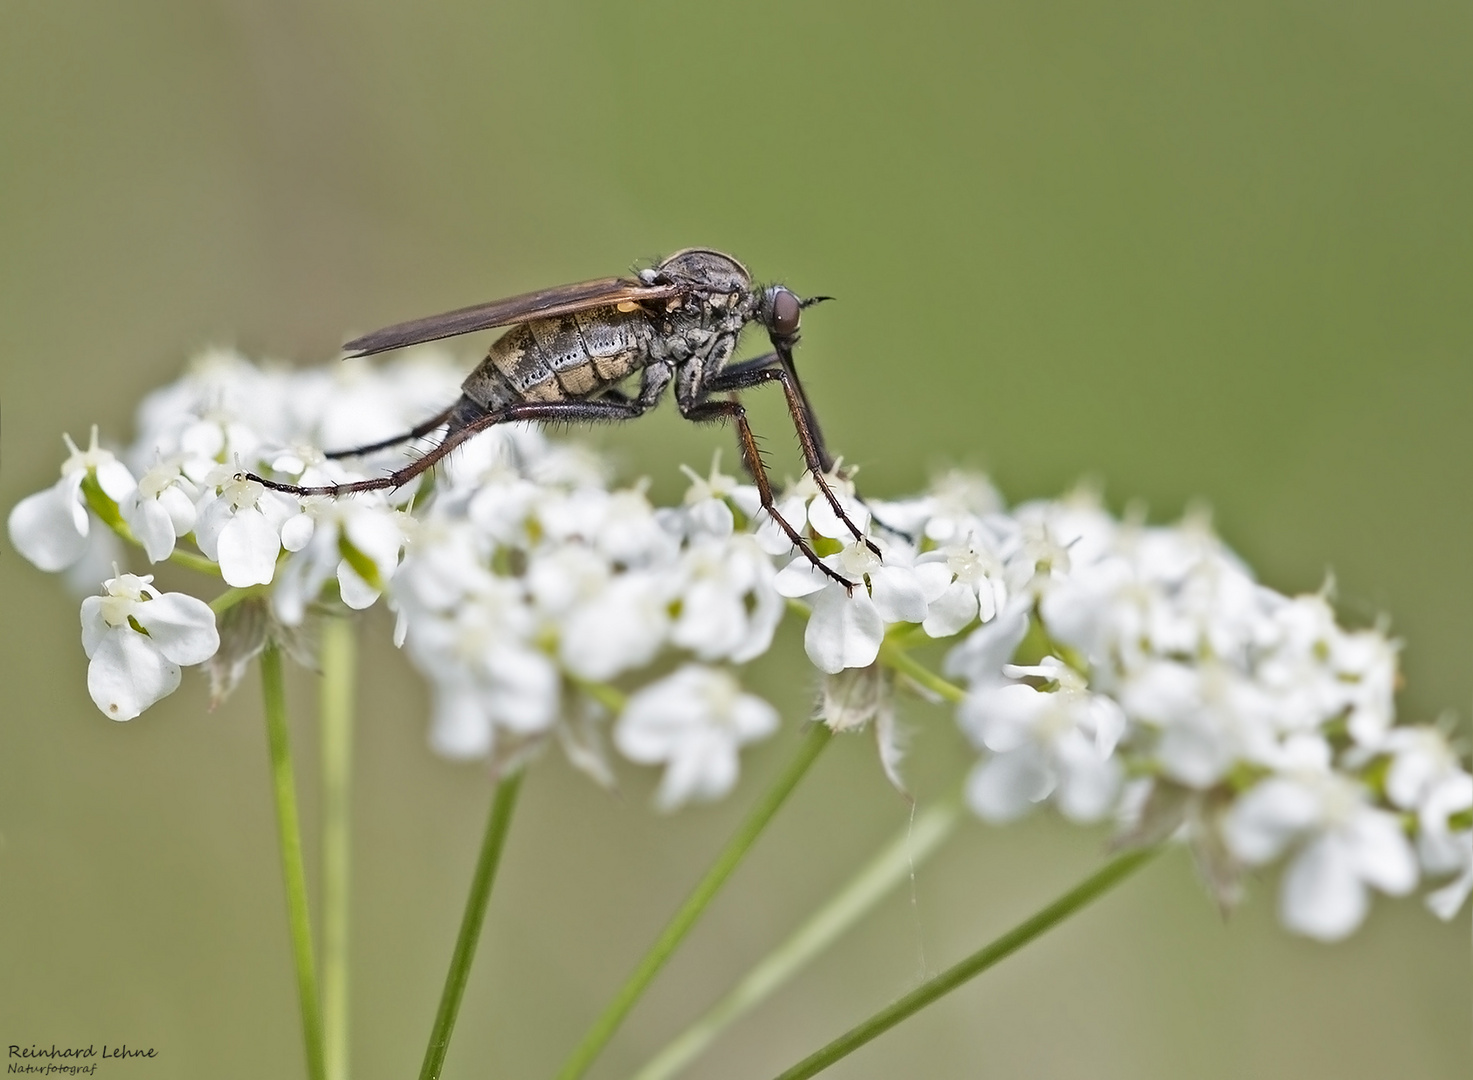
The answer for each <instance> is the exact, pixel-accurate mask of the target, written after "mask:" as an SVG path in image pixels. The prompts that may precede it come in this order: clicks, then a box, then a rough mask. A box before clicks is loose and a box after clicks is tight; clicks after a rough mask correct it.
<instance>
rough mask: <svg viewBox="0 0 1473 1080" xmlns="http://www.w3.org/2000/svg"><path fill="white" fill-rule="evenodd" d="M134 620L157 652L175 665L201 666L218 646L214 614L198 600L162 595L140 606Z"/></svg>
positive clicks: (181, 594) (178, 594)
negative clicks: (145, 633) (146, 632)
mask: <svg viewBox="0 0 1473 1080" xmlns="http://www.w3.org/2000/svg"><path fill="white" fill-rule="evenodd" d="M133 617H134V618H135V619H137V620H138V624H139V625H140V626H142V627H143V628H144V629H145V630H147V631H148V636H149V639H150V640H151V641H152V642H153V643H154V645H155V646H156V647H157V648H158V650H159V652H161V653H162V654H163V655H164V657H165V658H166V659H167V660H170V661H172V662H173V663H175V664H183V665H185V666H189V665H191V664H203V663H204V662H205V661H206V660H208V659H209V658H210V657H212V656H214V655H215V650H216V649H218V648H219V647H220V633H219V631H218V630H217V629H216V627H215V612H214V611H213V610H212V609H211V608H210V605H209V604H207V603H205V602H204V601H203V600H200V599H198V598H197V597H193V596H186V595H185V594H184V593H164V594H163V595H162V596H159V597H157V598H155V599H153V600H149V601H147V602H146V603H140V604H139V605H138V606H137V607H136V608H135V609H134V616H133Z"/></svg>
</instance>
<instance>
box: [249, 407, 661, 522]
mask: <svg viewBox="0 0 1473 1080" xmlns="http://www.w3.org/2000/svg"><path fill="white" fill-rule="evenodd" d="M648 408H649V406H648V405H646V404H644V403H643V402H640V401H546V402H542V401H538V402H528V401H524V402H517V403H516V404H515V405H506V406H503V407H502V408H499V409H492V410H490V411H486V410H482V409H481V408H480V406H478V405H476V404H475V402H473V401H471V400H470V399H469V398H461V400H460V401H458V402H457V403H456V404H455V405H454V406H453V407H452V408H451V410H450V417H449V419H448V421H447V423H448V424H449V430H448V431H447V432H446V433H445V437H444V438H443V439H441V440H440V442H439V443H437V444H436V445H435V446H433V447H431V448H430V449H429V450H427V451H425V452H424V453H423V454H422V455H420V456H419V457H417V458H415V459H414V460H413V461H411V462H410V463H409V464H408V465H406V466H404V468H402V469H399V470H397V471H395V472H391V473H389V474H388V475H387V476H379V477H375V478H374V479H372V480H354V481H352V482H350V483H345V484H322V485H318V486H312V487H307V486H304V485H301V484H284V483H282V482H281V481H279V480H268V479H266V478H265V477H264V476H257V475H256V474H255V473H245V474H244V475H245V478H246V479H247V480H254V481H255V482H256V483H258V484H262V485H264V486H266V487H268V488H270V489H271V490H272V491H284V492H286V493H287V494H288V495H298V496H305V495H327V496H329V497H332V498H336V497H338V496H340V495H352V494H355V493H357V492H361V491H388V490H392V489H394V488H401V487H403V486H404V485H405V484H407V483H409V481H411V480H413V479H414V478H415V477H416V476H418V475H419V474H420V473H422V472H425V471H427V470H428V469H430V468H431V467H432V466H434V465H435V464H436V463H437V462H439V461H440V459H441V458H443V457H444V456H445V455H446V454H448V453H450V451H452V450H454V449H455V448H456V447H457V446H459V445H460V444H461V443H463V442H465V441H466V440H467V439H469V438H471V436H473V435H478V434H480V433H481V432H483V431H485V430H486V429H487V428H489V427H492V426H494V425H496V424H505V423H508V422H510V421H512V420H542V421H551V422H558V421H564V422H577V421H598V420H630V419H633V418H634V417H636V416H639V415H640V414H641V413H643V412H646V411H647V410H648ZM471 410H475V413H474V414H472V412H471Z"/></svg>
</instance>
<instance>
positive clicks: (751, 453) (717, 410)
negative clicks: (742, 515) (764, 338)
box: [680, 398, 855, 594]
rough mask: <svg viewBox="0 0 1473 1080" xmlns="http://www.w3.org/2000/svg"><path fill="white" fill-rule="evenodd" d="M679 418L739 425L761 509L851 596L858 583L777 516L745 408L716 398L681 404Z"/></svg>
mask: <svg viewBox="0 0 1473 1080" xmlns="http://www.w3.org/2000/svg"><path fill="white" fill-rule="evenodd" d="M680 415H681V416H683V417H685V418H686V419H687V420H694V421H696V422H697V423H699V422H701V421H704V420H731V421H733V422H734V423H735V424H736V429H737V446H738V447H739V448H740V450H741V454H742V463H743V464H744V465H746V467H747V472H748V473H750V474H751V476H752V480H753V481H754V482H755V483H756V485H757V498H758V500H759V501H760V502H761V504H762V509H764V510H766V511H767V515H768V517H770V518H772V520H773V521H775V522H777V525H778V528H780V529H782V531H783V532H784V533H785V534H786V535H787V537H788V539H789V540H790V541H792V544H793V546H794V547H795V548H797V549H798V550H799V551H801V552H802V553H803V554H804V556H805V557H806V558H807V559H808V561H809V562H811V563H812V564H813V565H814V566H816V567H817V568H818V569H819V570H820V571H821V572H822V573H823V574H824V575H825V576H826V577H828V578H831V579H832V580H834V581H837V582H838V583H839V584H840V585H842V586H844V589H845V590H846V591H847V592H849V593H851V594H852V593H853V592H854V586H855V582H853V581H850V580H849V579H848V578H846V577H844V575H842V574H840V573H838V572H837V571H836V570H833V569H831V568H830V567H829V566H828V565H827V564H826V563H824V561H823V560H822V559H820V558H819V557H818V553H817V552H816V551H814V550H813V548H812V547H811V546H810V545H809V543H808V540H807V539H806V538H805V537H804V536H803V534H802V533H800V532H799V531H798V530H797V529H795V528H793V526H792V525H791V524H789V522H788V520H787V519H786V518H784V517H783V516H782V515H781V514H780V513H778V510H777V504H776V502H775V501H774V499H773V497H772V481H771V480H769V479H768V477H767V467H766V466H765V465H763V464H762V453H761V451H760V450H759V449H758V446H757V437H756V436H755V435H753V434H752V425H751V424H749V423H747V410H746V409H744V408H743V407H742V405H741V403H740V402H738V401H732V400H729V399H727V398H717V399H716V400H714V401H710V400H707V401H694V402H687V401H681V402H680ZM841 513H842V511H841Z"/></svg>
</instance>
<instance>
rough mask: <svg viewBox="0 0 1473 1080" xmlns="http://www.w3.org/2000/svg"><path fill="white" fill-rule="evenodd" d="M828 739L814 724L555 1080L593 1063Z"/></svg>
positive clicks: (821, 727)
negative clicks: (791, 757)
mask: <svg viewBox="0 0 1473 1080" xmlns="http://www.w3.org/2000/svg"><path fill="white" fill-rule="evenodd" d="M830 738H831V733H830V731H829V729H828V728H827V727H825V726H824V725H823V724H814V725H813V727H812V729H811V730H810V731H809V732H808V734H807V736H805V738H804V739H803V743H802V745H801V746H800V747H799V748H798V753H797V755H796V756H795V757H794V758H793V760H792V761H791V762H790V763H789V764H788V767H787V768H786V769H785V770H783V772H782V774H781V775H780V776H779V777H778V778H777V780H776V782H775V783H774V784H773V785H772V787H770V788H769V789H768V790H767V792H766V794H764V795H763V796H762V798H761V800H760V801H759V802H758V803H757V805H756V806H755V807H754V808H753V809H752V812H751V814H749V815H748V817H747V820H746V821H744V822H742V825H741V827H740V828H739V829H737V831H736V834H735V835H734V836H733V837H732V838H731V839H730V840H729V841H727V844H726V847H725V848H723V849H722V851H721V854H720V855H718V856H717V858H716V862H715V863H714V864H712V866H711V869H709V870H707V871H706V876H705V877H703V878H702V879H701V880H700V882H699V883H698V884H697V885H696V887H695V888H694V889H693V890H691V893H690V895H689V896H688V897H687V898H686V900H685V903H684V904H682V905H681V906H680V909H679V910H678V911H676V913H675V915H674V916H673V917H672V918H671V919H670V921H669V923H667V924H666V925H665V929H664V930H663V931H661V933H660V936H659V937H658V938H657V939H656V940H655V943H654V944H653V945H651V946H650V949H649V951H648V952H646V953H645V954H644V957H643V959H641V960H640V962H639V965H638V966H637V967H636V968H635V969H634V972H633V973H632V974H631V975H630V976H629V978H628V979H627V980H626V981H625V983H624V985H623V986H621V987H620V988H619V991H618V993H616V994H615V995H614V998H613V1000H612V1001H610V1002H609V1004H608V1006H607V1007H606V1008H605V1009H604V1011H603V1014H602V1015H600V1016H599V1018H598V1019H597V1020H595V1021H594V1023H593V1026H592V1027H590V1028H589V1029H588V1033H587V1034H586V1035H584V1036H583V1041H582V1042H581V1043H579V1044H578V1046H577V1048H576V1049H575V1050H574V1051H573V1053H572V1055H571V1056H570V1057H569V1058H568V1060H567V1062H566V1063H565V1064H564V1065H563V1067H562V1070H561V1071H560V1072H559V1073H558V1074H557V1075H558V1080H576V1078H577V1077H581V1076H582V1075H583V1073H584V1072H585V1071H586V1070H587V1069H588V1066H589V1065H591V1064H593V1059H594V1058H596V1057H597V1056H598V1054H599V1051H601V1050H602V1049H603V1048H604V1046H605V1045H607V1043H608V1041H609V1039H611V1038H612V1037H613V1035H614V1032H615V1031H617V1030H618V1027H619V1025H620V1023H622V1022H623V1020H624V1017H625V1016H626V1015H628V1013H629V1010H630V1009H632V1008H633V1007H634V1003H635V1002H636V1001H638V1000H639V998H640V995H641V994H643V993H644V991H645V988H646V987H648V986H649V984H650V982H651V981H653V979H654V977H655V975H656V974H657V973H658V972H659V970H660V969H661V968H662V967H664V966H665V961H666V960H668V959H669V958H670V954H671V953H673V952H674V951H675V949H676V947H677V946H678V945H679V944H680V942H681V941H682V940H683V939H684V938H685V935H686V934H687V933H689V932H690V929H691V927H692V926H694V925H695V924H696V920H697V919H699V918H700V917H701V915H702V913H703V912H704V911H705V910H706V906H707V905H708V904H710V903H711V900H712V899H713V898H714V897H715V896H716V893H717V892H718V891H719V890H720V889H721V886H722V885H724V884H725V883H726V879H727V878H728V877H730V876H731V873H732V871H733V870H735V869H736V868H737V864H738V863H740V862H741V861H742V858H743V856H745V855H746V854H747V852H748V851H749V850H750V849H751V847H752V845H753V844H754V843H755V842H756V840H757V837H759V836H760V835H762V830H763V829H764V828H766V827H767V823H768V822H769V821H771V820H772V817H773V815H774V814H776V813H777V811H778V808H779V807H781V806H782V804H783V803H784V802H785V801H786V800H787V797H788V796H789V795H790V794H792V791H793V789H794V788H795V787H797V786H798V781H800V780H802V779H803V776H804V775H805V774H806V773H807V772H808V769H809V767H810V766H811V765H812V764H813V762H814V761H815V760H816V759H817V758H818V755H819V752H820V751H822V750H823V748H824V747H825V746H827V745H828V742H829V739H830Z"/></svg>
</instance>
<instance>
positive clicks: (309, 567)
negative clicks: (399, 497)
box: [271, 497, 405, 626]
mask: <svg viewBox="0 0 1473 1080" xmlns="http://www.w3.org/2000/svg"><path fill="white" fill-rule="evenodd" d="M404 521H405V516H404V515H403V514H401V513H400V512H399V511H397V510H395V509H393V508H392V507H390V506H389V505H388V504H387V503H386V502H384V501H383V500H382V499H374V498H371V497H370V498H358V499H353V500H348V499H343V500H336V499H313V500H311V501H310V502H308V503H307V504H306V505H305V506H304V507H303V512H302V513H301V514H298V515H296V516H295V517H292V518H288V519H287V520H286V521H285V522H284V523H283V524H282V527H281V543H282V546H283V547H285V548H286V549H287V550H288V551H290V552H291V553H292V554H291V555H290V556H289V557H288V558H287V559H286V560H285V562H284V564H283V565H282V567H281V570H280V572H279V573H278V574H277V575H276V587H275V588H274V589H272V591H271V604H272V607H273V609H274V610H275V611H276V615H277V617H278V618H279V619H281V621H282V622H284V623H286V624H287V625H288V626H296V625H298V624H299V623H301V621H302V618H303V616H304V615H305V613H306V608H307V605H308V604H311V603H312V602H314V601H315V600H317V598H318V597H319V596H320V595H321V592H322V588H323V586H324V585H325V584H326V583H327V581H328V580H329V579H334V578H335V579H336V581H337V585H338V595H339V596H340V597H341V598H342V601H343V603H344V604H346V605H347V606H348V607H350V608H353V609H354V610H355V611H361V610H362V609H364V608H366V607H369V606H371V605H372V604H373V602H374V601H375V600H377V599H378V598H379V593H380V592H381V590H382V589H383V588H384V587H385V586H386V585H387V584H388V583H389V582H390V581H391V580H392V579H393V577H394V574H395V572H396V571H397V569H398V567H399V553H400V552H401V551H402V550H403V549H404V543H405V535H404ZM360 571H362V572H360ZM365 574H366V576H365Z"/></svg>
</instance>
